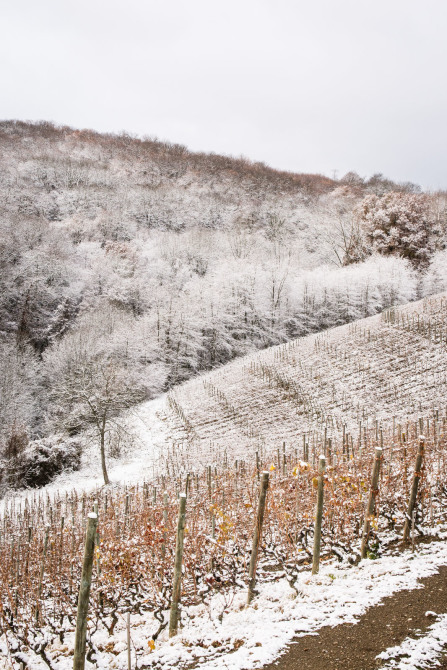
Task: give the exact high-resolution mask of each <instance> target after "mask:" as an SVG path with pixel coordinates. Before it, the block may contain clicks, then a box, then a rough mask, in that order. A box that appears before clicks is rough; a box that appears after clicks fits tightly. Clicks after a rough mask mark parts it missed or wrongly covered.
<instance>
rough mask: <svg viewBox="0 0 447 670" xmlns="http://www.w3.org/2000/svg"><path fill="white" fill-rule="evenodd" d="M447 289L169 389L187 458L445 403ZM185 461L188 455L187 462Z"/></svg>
mask: <svg viewBox="0 0 447 670" xmlns="http://www.w3.org/2000/svg"><path fill="white" fill-rule="evenodd" d="M446 397H447V294H445V293H444V294H439V295H438V296H436V297H434V298H430V299H425V300H422V301H420V302H418V303H413V304H411V305H407V306H405V307H400V308H396V309H395V310H393V311H392V312H384V313H383V314H380V315H378V316H374V317H371V318H368V319H364V320H361V321H358V322H355V323H353V324H349V325H346V326H341V327H339V328H333V329H329V330H327V331H325V332H324V333H320V334H317V335H311V336H308V337H304V338H300V339H297V340H295V341H293V342H291V343H288V344H284V345H280V346H278V347H272V348H270V349H268V350H265V351H263V352H260V353H256V354H255V355H251V356H248V357H245V358H243V359H240V360H237V361H235V362H233V363H230V364H228V365H225V366H223V367H222V368H220V369H219V370H217V371H214V372H211V373H209V374H207V375H204V376H202V377H200V378H198V379H194V380H192V381H190V382H188V383H186V384H184V385H182V386H180V387H178V388H176V389H175V390H174V391H172V392H171V393H170V394H169V395H168V396H167V398H166V403H165V409H164V412H165V415H166V423H167V424H168V426H169V436H170V440H171V442H172V443H173V444H177V443H181V444H182V445H183V450H182V452H181V453H182V458H183V459H188V458H189V459H190V461H191V464H192V463H193V462H194V463H195V466H196V467H197V459H202V460H203V462H206V463H208V462H210V459H212V458H214V457H215V458H218V457H219V454H222V453H223V452H225V451H226V452H227V455H228V456H230V455H231V457H233V458H242V457H244V456H246V455H247V454H248V453H252V454H253V453H254V452H255V451H256V450H259V449H260V450H266V451H271V450H274V449H275V450H276V449H277V448H278V447H280V446H281V445H282V443H283V441H285V442H286V443H287V445H288V447H291V446H295V447H300V446H301V445H302V443H303V435H305V439H306V441H309V440H310V441H311V442H315V441H316V442H318V441H321V440H323V439H324V435H326V438H329V437H331V438H332V439H333V440H334V441H335V440H337V439H340V438H341V436H342V435H343V431H345V433H348V432H349V433H351V434H354V435H355V436H356V437H357V436H358V433H359V427H360V424H361V427H362V431H364V429H365V428H366V429H372V428H375V426H376V421H377V422H378V425H382V426H384V427H385V426H386V427H388V428H389V429H390V430H391V429H392V428H391V427H392V425H394V429H395V430H397V427H398V424H402V426H403V429H404V427H405V424H406V421H407V420H408V419H409V418H410V417H413V418H414V417H419V416H423V415H426V414H427V413H428V410H432V409H433V408H436V407H438V408H444V405H445V399H446ZM185 467H187V463H185Z"/></svg>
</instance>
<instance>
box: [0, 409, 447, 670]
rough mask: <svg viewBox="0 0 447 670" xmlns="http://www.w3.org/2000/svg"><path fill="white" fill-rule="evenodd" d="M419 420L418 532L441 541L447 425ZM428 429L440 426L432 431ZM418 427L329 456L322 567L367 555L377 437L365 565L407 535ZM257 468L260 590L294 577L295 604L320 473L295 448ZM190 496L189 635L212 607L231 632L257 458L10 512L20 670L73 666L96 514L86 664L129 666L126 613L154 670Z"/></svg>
mask: <svg viewBox="0 0 447 670" xmlns="http://www.w3.org/2000/svg"><path fill="white" fill-rule="evenodd" d="M436 419H438V420H436ZM421 421H422V423H423V426H422V427H423V428H424V429H425V432H426V433H428V432H429V433H430V434H427V437H426V444H427V455H426V459H425V466H424V471H423V475H424V476H423V477H422V479H421V483H420V488H419V499H418V507H417V516H416V532H417V533H421V532H424V528H425V532H427V530H428V532H433V533H436V528H437V527H438V525H439V523H441V522H442V521H443V520H445V519H444V517H445V505H446V499H447V487H446V486H445V483H444V482H445V480H446V474H447V458H446V451H445V447H446V439H447V435H446V430H445V427H446V426H445V424H446V417H445V415H444V416H440V415H439V413H438V415H434V416H430V417H429V418H423V419H421ZM430 425H431V426H433V427H434V426H436V430H429V431H427V427H429V426H430ZM420 428H421V426H420V424H419V421H417V422H414V423H411V424H409V425H408V432H407V433H406V434H405V438H404V441H402V436H397V435H396V437H395V439H394V440H393V437H392V433H390V434H388V433H385V434H383V432H382V435H379V436H378V439H377V440H376V438H375V429H374V428H373V429H372V430H370V431H369V432H367V433H366V435H364V438H366V439H365V441H364V442H363V443H362V446H361V447H359V445H355V446H354V449H353V450H351V449H348V448H345V453H344V454H343V451H340V452H338V454H337V456H336V457H335V458H334V454H332V453H331V454H330V455H329V454H328V461H329V463H332V465H329V467H328V470H327V476H326V481H325V507H324V521H323V543H322V554H321V556H322V564H323V565H324V564H326V563H328V564H331V565H332V564H333V562H334V561H335V562H340V564H341V565H349V564H355V563H356V562H357V560H358V559H359V553H358V550H359V540H360V533H361V527H362V520H363V514H364V509H365V503H366V499H367V497H368V494H369V489H370V486H369V481H370V476H371V469H372V455H373V453H374V447H376V446H378V445H379V444H380V443H381V441H382V440H383V447H384V456H385V458H384V463H383V467H382V470H381V472H382V475H381V479H380V482H379V497H378V498H377V502H378V505H377V509H376V516H375V520H374V522H373V531H372V534H371V537H370V542H369V556H370V557H375V556H378V555H380V554H381V552H382V550H383V548H384V547H387V546H388V547H389V546H390V543H392V542H393V540H397V539H398V538H399V537H400V536H401V532H402V525H403V522H404V519H405V512H406V506H407V502H408V495H409V490H410V484H411V479H412V477H413V473H414V462H415V456H416V449H417V443H418V433H419V429H420ZM259 458H260V459H261V457H259ZM310 460H311V459H310ZM258 465H259V469H268V470H269V471H270V473H271V476H270V479H271V482H270V490H269V492H268V505H267V515H266V519H265V523H264V533H263V541H262V550H261V555H260V559H259V564H258V579H259V582H260V584H261V585H262V584H267V583H271V584H273V583H277V582H278V580H285V581H286V583H287V584H288V588H289V589H291V592H294V593H295V596H296V597H297V598H300V597H301V586H300V582H301V578H302V575H301V573H303V571H306V570H307V569H308V566H309V563H310V561H311V556H312V543H313V523H314V510H315V499H316V488H315V483H316V474H317V473H316V470H315V469H314V467H313V466H312V462H310V463H305V462H304V461H303V460H302V459H300V458H298V459H297V458H296V454H295V452H294V450H287V449H286V450H285V451H284V452H283V451H282V450H281V451H280V453H279V454H274V453H272V454H269V458H268V460H260V462H259V463H258ZM185 490H187V492H188V497H187V512H186V518H187V531H186V541H185V554H184V574H183V585H182V603H183V610H182V611H183V614H182V624H183V625H184V626H187V625H189V624H190V623H191V621H192V619H193V618H194V616H195V614H194V612H195V611H196V610H197V608H198V609H200V608H202V609H203V608H205V611H211V610H212V611H213V615H212V619H213V625H214V626H215V627H216V630H217V631H218V630H219V627H222V626H225V617H226V615H227V614H228V612H229V611H230V610H231V603H232V602H233V600H234V599H235V598H236V596H237V597H238V598H239V595H240V594H246V583H247V572H248V563H249V560H250V550H251V539H252V535H253V529H254V526H255V514H256V504H257V496H258V468H257V466H256V462H253V461H252V462H250V461H248V460H247V461H244V460H242V461H241V460H238V462H235V463H230V462H228V461H226V460H225V461H223V462H222V464H221V465H220V467H217V466H214V467H212V468H206V469H205V470H203V469H202V470H200V471H196V472H190V473H189V475H186V477H185V476H182V475H181V474H180V473H178V472H176V473H172V474H170V475H168V474H164V475H160V476H159V477H158V478H157V479H156V480H154V481H153V482H151V483H150V484H148V483H145V484H144V485H143V486H135V487H132V488H128V489H126V490H123V489H111V488H109V487H107V488H104V489H101V490H98V491H95V492H94V493H91V494H85V493H84V494H78V493H76V492H72V493H70V494H68V493H66V494H64V495H56V496H54V497H53V498H50V497H47V496H44V495H39V494H35V495H34V496H33V495H30V496H29V497H28V498H26V499H22V501H21V502H20V503H18V502H14V501H12V502H11V503H10V504H9V505H7V506H6V508H5V512H4V516H3V520H2V527H1V540H0V543H1V547H0V549H1V555H2V562H1V565H0V589H1V603H2V607H1V609H0V617H1V618H0V624H1V633H2V640H3V644H4V653H5V654H6V655H7V657H9V659H10V662H11V663H12V667H17V668H19V667H20V665H19V663H20V662H25V663H26V664H27V665H26V667H31V668H34V667H50V668H53V669H54V670H56V669H58V670H60V669H62V668H63V669H65V668H68V667H70V663H71V662H72V661H71V660H70V659H71V658H72V653H73V641H74V627H75V620H76V601H77V592H78V585H79V580H80V567H81V558H82V554H83V543H84V537H85V523H86V516H87V513H88V512H89V511H91V510H92V509H93V508H97V509H98V513H99V535H98V538H97V540H98V545H97V551H96V555H95V566H94V579H93V588H92V594H91V600H90V617H89V619H90V620H89V636H88V658H89V659H90V660H91V661H92V662H94V663H95V664H96V665H97V666H98V667H124V665H123V664H124V662H125V660H124V659H125V654H124V653H122V652H124V651H125V649H124V648H123V646H122V644H121V642H119V641H118V640H119V637H118V638H117V637H116V635H115V632H116V631H115V629H117V630H120V626H122V625H123V622H124V619H125V616H126V614H127V613H128V612H130V613H131V616H132V617H133V619H134V620H138V621H139V622H140V624H139V625H140V626H143V623H142V622H143V621H144V628H142V629H141V630H144V633H141V631H138V635H137V639H138V641H135V642H134V645H135V649H134V652H135V653H136V654H137V656H138V659H139V660H138V667H140V668H144V667H156V665H155V666H154V663H155V658H156V655H154V654H153V653H152V652H153V649H154V648H155V647H156V648H158V647H159V645H160V644H161V645H163V644H167V629H166V626H167V622H168V615H169V606H170V599H171V589H172V572H173V563H174V552H175V526H176V520H177V509H178V494H179V493H180V492H181V491H185ZM165 491H166V493H164V492H165ZM430 529H431V530H430ZM238 594H239V595H238ZM217 603H219V605H218V604H217ZM202 609H200V611H202ZM222 630H223V629H222ZM134 633H135V631H134ZM163 640H165V642H163ZM233 642H234V641H233ZM233 642H231V644H233ZM227 643H228V644H230V642H228V641H227ZM227 643H225V644H226V645H227V646H228V644H227ZM243 643H244V642H243V641H242V642H241V644H243ZM231 644H230V646H231ZM238 644H239V643H238ZM223 647H225V645H223ZM225 648H226V647H225ZM223 650H224V649H222V651H223ZM14 663H15V665H14ZM36 664H37V665H36ZM114 664H115V665H114Z"/></svg>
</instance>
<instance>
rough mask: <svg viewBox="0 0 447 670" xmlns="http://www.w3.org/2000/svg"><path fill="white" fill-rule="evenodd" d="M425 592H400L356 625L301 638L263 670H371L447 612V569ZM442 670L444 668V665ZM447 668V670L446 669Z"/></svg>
mask: <svg viewBox="0 0 447 670" xmlns="http://www.w3.org/2000/svg"><path fill="white" fill-rule="evenodd" d="M421 584H423V585H424V588H423V589H414V590H412V591H399V592H398V593H396V594H394V595H393V596H389V597H388V598H384V600H383V601H382V602H381V604H380V605H377V606H376V607H371V608H370V609H369V610H368V611H367V612H366V613H365V614H364V615H363V616H362V617H361V618H360V619H359V621H358V623H356V624H343V625H340V626H335V627H334V628H331V627H329V626H327V627H325V628H321V629H320V630H319V631H318V635H306V636H305V637H300V638H296V640H294V642H293V643H292V646H290V647H289V649H288V650H287V652H286V653H285V654H284V655H283V656H282V657H281V658H279V659H278V660H277V661H275V662H274V663H271V664H269V665H266V666H264V668H263V670H371V669H373V668H380V666H381V665H382V662H381V661H377V660H376V656H377V654H380V652H382V651H385V649H387V648H388V647H392V646H394V645H399V644H400V643H401V642H402V641H403V640H404V639H405V638H406V637H408V636H411V635H412V634H414V633H415V632H416V631H421V630H422V631H424V630H425V629H426V628H428V627H429V626H430V625H431V624H433V623H434V621H435V618H434V617H430V616H429V617H427V616H425V613H426V612H427V611H428V610H430V611H432V612H436V614H444V613H446V612H447V566H442V567H440V568H439V573H438V574H436V575H433V576H432V577H427V578H426V579H422V580H421ZM438 667H439V666H438ZM442 667H444V668H447V665H444V666H442Z"/></svg>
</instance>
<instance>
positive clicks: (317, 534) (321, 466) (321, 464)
mask: <svg viewBox="0 0 447 670" xmlns="http://www.w3.org/2000/svg"><path fill="white" fill-rule="evenodd" d="M325 470H326V459H325V457H324V456H320V458H319V460H318V491H317V512H316V516H315V529H314V551H313V561H312V574H313V575H316V574H318V571H319V570H320V546H321V523H322V521H323V499H324V473H325Z"/></svg>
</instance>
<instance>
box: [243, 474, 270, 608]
mask: <svg viewBox="0 0 447 670" xmlns="http://www.w3.org/2000/svg"><path fill="white" fill-rule="evenodd" d="M268 485H269V473H268V472H263V473H262V476H261V485H260V490H259V501H258V514H257V517H256V526H255V531H254V533H253V544H252V548H251V557H250V568H249V572H248V595H247V605H249V604H250V603H251V601H252V600H253V598H254V596H255V585H256V565H257V562H258V552H259V545H260V543H261V537H262V524H263V522H264V512H265V501H266V498H267V489H268Z"/></svg>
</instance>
